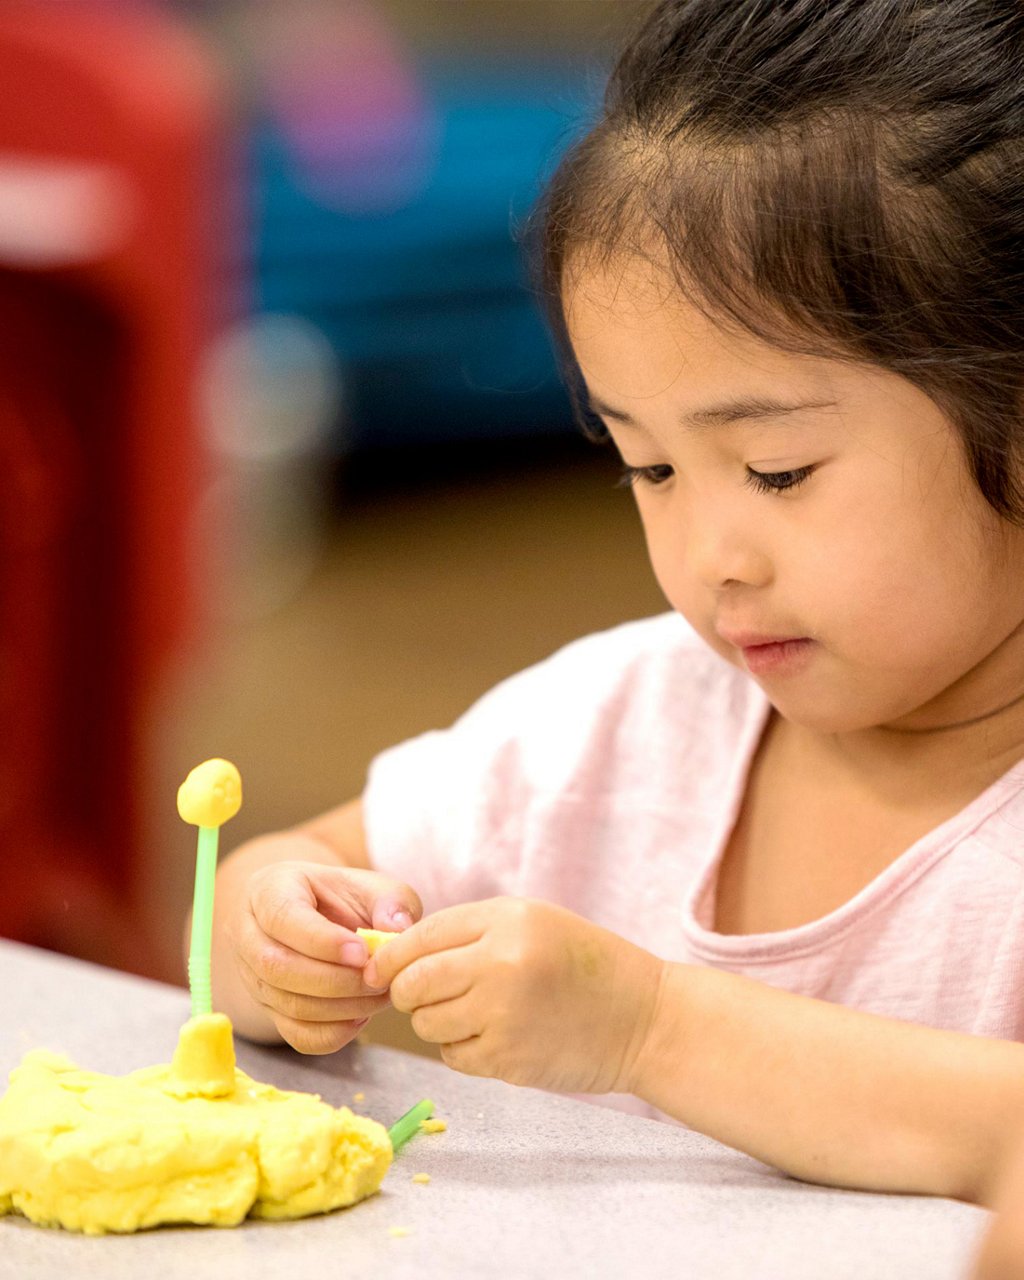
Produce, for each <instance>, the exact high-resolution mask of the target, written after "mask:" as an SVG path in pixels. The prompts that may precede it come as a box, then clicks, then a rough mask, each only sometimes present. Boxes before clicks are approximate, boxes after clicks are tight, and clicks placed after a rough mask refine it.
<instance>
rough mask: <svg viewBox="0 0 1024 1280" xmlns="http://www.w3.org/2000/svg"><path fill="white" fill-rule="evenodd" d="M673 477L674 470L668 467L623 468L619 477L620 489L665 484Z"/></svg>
mask: <svg viewBox="0 0 1024 1280" xmlns="http://www.w3.org/2000/svg"><path fill="white" fill-rule="evenodd" d="M671 476H672V468H671V467H670V466H668V465H664V464H663V465H661V466H657V467H628V466H627V467H623V468H622V475H621V476H620V477H619V481H618V488H620V489H626V488H629V487H631V486H632V485H634V484H638V483H642V484H664V483H665V481H666V480H668V479H670V478H671Z"/></svg>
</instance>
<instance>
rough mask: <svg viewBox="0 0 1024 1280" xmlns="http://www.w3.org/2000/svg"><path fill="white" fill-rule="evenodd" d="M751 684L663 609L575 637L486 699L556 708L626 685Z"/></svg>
mask: <svg viewBox="0 0 1024 1280" xmlns="http://www.w3.org/2000/svg"><path fill="white" fill-rule="evenodd" d="M751 688H754V689H756V686H755V685H754V683H753V681H752V680H751V679H750V677H749V676H748V675H746V673H744V672H742V671H740V670H738V669H737V668H736V667H733V666H731V665H730V664H729V663H728V662H726V661H725V660H724V659H723V658H721V657H720V656H719V655H718V654H717V653H715V651H714V650H713V649H711V648H710V647H709V646H708V645H707V644H706V643H705V642H704V640H702V639H701V637H700V636H699V635H698V634H697V632H696V631H694V629H693V628H692V627H691V626H690V624H689V623H688V622H687V621H686V620H685V619H684V618H683V617H681V616H680V615H679V614H677V613H664V614H658V615H657V616H655V617H652V618H641V619H638V620H637V621H633V622H625V623H621V624H620V625H618V626H616V627H611V628H609V629H608V630H606V631H599V632H594V633H593V634H591V635H587V636H583V637H582V638H580V639H578V640H573V641H571V642H570V643H569V644H566V645H564V646H562V648H560V649H557V650H556V651H555V652H554V653H552V654H551V655H550V656H549V657H547V658H544V659H543V660H542V661H540V662H537V663H535V664H534V665H533V666H531V667H527V668H526V669H525V670H523V671H520V672H518V673H517V674H516V675H513V676H509V677H508V678H507V679H506V680H503V681H502V682H501V683H500V684H498V685H496V686H495V687H494V688H493V689H492V690H491V691H490V693H488V694H485V695H484V698H482V699H481V700H480V701H481V703H484V702H487V701H489V700H493V701H495V702H513V703H515V702H521V701H522V700H523V699H526V701H527V704H528V703H530V702H531V701H533V700H534V699H542V700H543V702H544V704H545V705H546V706H547V707H548V708H549V710H550V709H554V708H556V707H560V706H561V707H567V708H568V707H571V706H573V705H574V704H578V703H582V704H584V705H586V706H589V707H599V706H603V705H605V704H607V702H608V701H609V700H614V699H617V698H620V697H621V696H622V695H623V693H624V692H626V691H629V692H632V693H634V694H637V695H641V696H642V695H644V694H648V693H656V692H661V691H669V690H673V691H678V692H680V693H684V692H686V691H693V692H714V693H716V694H722V693H726V694H728V693H730V692H733V691H735V692H739V693H740V694H741V695H742V694H745V693H746V692H747V691H748V690H749V689H751ZM478 705H479V704H478Z"/></svg>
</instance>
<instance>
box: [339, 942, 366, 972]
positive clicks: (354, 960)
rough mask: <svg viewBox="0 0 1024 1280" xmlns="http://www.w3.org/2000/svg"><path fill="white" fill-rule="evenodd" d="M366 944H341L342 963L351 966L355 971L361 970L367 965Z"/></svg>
mask: <svg viewBox="0 0 1024 1280" xmlns="http://www.w3.org/2000/svg"><path fill="white" fill-rule="evenodd" d="M366 956H367V951H366V943H365V942H343V943H342V944H341V963H342V964H348V965H351V966H352V968H353V969H361V968H362V967H363V965H364V964H365V963H366Z"/></svg>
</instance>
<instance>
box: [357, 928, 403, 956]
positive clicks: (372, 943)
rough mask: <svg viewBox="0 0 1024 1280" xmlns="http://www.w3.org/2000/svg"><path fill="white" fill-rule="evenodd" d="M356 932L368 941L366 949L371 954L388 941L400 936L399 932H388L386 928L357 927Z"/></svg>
mask: <svg viewBox="0 0 1024 1280" xmlns="http://www.w3.org/2000/svg"><path fill="white" fill-rule="evenodd" d="M356 933H357V934H358V935H359V937H360V938H362V940H363V941H364V942H365V943H366V949H367V951H369V953H370V955H371V956H372V955H374V954H375V953H376V952H377V951H379V950H380V949H381V947H382V946H384V944H385V943H386V942H390V941H391V939H392V938H397V937H398V934H397V933H388V931H387V930H386V929H357V930H356Z"/></svg>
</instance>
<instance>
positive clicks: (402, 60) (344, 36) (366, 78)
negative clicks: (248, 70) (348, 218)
mask: <svg viewBox="0 0 1024 1280" xmlns="http://www.w3.org/2000/svg"><path fill="white" fill-rule="evenodd" d="M264 42H265V43H264V48H263V63H264V73H265V77H266V93H267V98H268V101H269V103H270V106H271V109H272V111H273V112H274V114H275V116H276V118H277V122H278V126H279V128H280V130H281V132H282V134H283V135H284V138H285V140H286V142H287V144H288V146H289V148H290V151H291V157H292V161H293V163H294V165H295V168H296V171H297V172H296V177H297V179H298V181H299V182H300V183H301V185H302V186H303V187H304V188H305V189H306V190H307V192H308V193H309V194H310V195H311V196H312V197H313V198H314V199H316V200H317V201H319V202H320V203H323V204H327V205H330V206H331V207H332V208H335V209H338V210H340V211H342V212H345V213H348V214H351V215H357V216H358V215H366V214H380V213H384V212H390V211H393V210H395V209H399V208H402V207H404V206H405V205H407V204H409V203H411V202H412V201H413V200H415V199H416V197H417V196H419V194H420V193H421V192H422V191H423V190H424V188H425V187H426V185H427V183H428V182H429V180H430V177H431V175H432V173H433V171H434V167H435V163H436V155H437V142H438V125H437V119H436V114H435V112H434V111H433V109H432V107H431V104H430V103H429V101H428V99H427V97H426V95H425V94H424V92H423V90H422V88H421V87H420V84H419V81H418V77H417V74H416V70H415V67H414V66H413V63H412V60H411V58H410V57H409V55H408V53H407V51H406V50H405V49H404V48H403V47H402V45H401V42H400V39H399V36H398V33H397V32H396V31H395V30H394V29H393V27H392V26H391V25H390V24H389V22H388V20H387V18H386V17H385V15H384V14H382V13H380V12H379V11H378V10H376V9H375V8H374V7H373V6H372V5H370V4H366V3H363V2H362V0H330V2H329V3H327V2H326V0H301V3H300V2H299V0H296V2H295V3H292V4H289V5H286V6H282V7H281V9H280V10H279V11H278V15H277V21H276V22H274V23H273V24H272V25H270V26H268V27H267V28H266V30H265V32H264Z"/></svg>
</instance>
